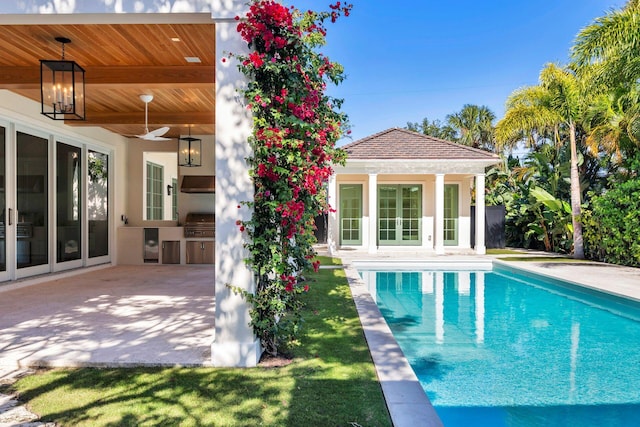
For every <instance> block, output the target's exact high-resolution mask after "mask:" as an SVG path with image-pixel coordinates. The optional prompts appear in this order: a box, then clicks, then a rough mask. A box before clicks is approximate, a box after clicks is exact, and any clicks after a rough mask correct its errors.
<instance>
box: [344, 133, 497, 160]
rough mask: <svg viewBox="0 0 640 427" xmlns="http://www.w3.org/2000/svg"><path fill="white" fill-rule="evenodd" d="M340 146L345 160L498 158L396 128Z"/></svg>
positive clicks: (463, 146) (494, 155)
mask: <svg viewBox="0 0 640 427" xmlns="http://www.w3.org/2000/svg"><path fill="white" fill-rule="evenodd" d="M342 148H343V149H344V150H345V151H346V152H347V154H348V160H419V159H438V160H485V161H486V160H498V156H497V155H496V154H494V153H489V152H487V151H484V150H479V149H477V148H472V147H467V146H465V145H460V144H456V143H455V142H451V141H446V140H444V139H439V138H434V137H432V136H429V135H423V134H420V133H417V132H413V131H410V130H406V129H399V128H392V129H387V130H385V131H382V132H378V133H376V134H373V135H371V136H368V137H366V138H362V139H360V140H358V141H355V142H352V143H351V144H347V145H345V146H344V147H342Z"/></svg>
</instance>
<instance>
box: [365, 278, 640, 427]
mask: <svg viewBox="0 0 640 427" xmlns="http://www.w3.org/2000/svg"><path fill="white" fill-rule="evenodd" d="M361 274H362V276H363V278H364V280H365V282H367V284H368V286H369V289H370V292H371V293H372V295H373V297H374V299H375V300H376V302H377V304H378V306H379V308H380V310H381V311H382V314H383V315H384V317H385V319H386V321H387V323H388V324H389V327H390V328H391V330H392V332H393V334H394V336H395V338H396V340H397V341H398V343H399V345H400V347H401V348H402V350H403V351H404V353H405V355H406V357H407V359H408V360H409V363H410V364H411V366H412V367H413V369H414V371H415V373H416V375H417V376H418V379H419V380H420V382H421V384H422V386H423V388H424V389H425V392H426V393H427V395H428V396H429V398H430V400H431V402H432V403H433V406H434V407H435V409H436V411H437V412H438V415H439V416H440V418H441V419H442V421H443V423H444V425H445V426H447V427H451V426H454V427H455V426H465V427H466V426H492V427H497V426H518V427H528V426H616V427H619V426H639V425H640V304H636V303H633V302H630V301H628V300H624V299H619V298H614V297H611V296H606V295H603V294H599V293H595V292H589V291H585V290H581V289H580V288H578V287H575V286H571V285H568V284H564V285H563V284H561V282H555V281H551V280H550V279H543V278H539V277H533V276H532V275H522V274H518V273H517V272H515V271H514V270H511V269H500V268H499V267H496V268H494V270H493V271H487V272H481V271H477V272H469V271H459V272H441V271H399V272H389V271H365V272H361ZM614 279H615V278H612V280H614Z"/></svg>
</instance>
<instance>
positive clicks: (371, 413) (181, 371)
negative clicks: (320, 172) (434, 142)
mask: <svg viewBox="0 0 640 427" xmlns="http://www.w3.org/2000/svg"><path fill="white" fill-rule="evenodd" d="M322 261H323V265H328V264H330V263H331V264H340V261H339V260H336V261H331V260H329V259H323V260H322ZM329 261H330V262H329ZM308 277H309V278H310V279H311V280H312V281H313V283H312V284H311V291H310V292H309V293H308V294H306V295H305V299H306V303H307V307H306V309H305V311H304V319H305V325H304V334H303V336H302V337H301V339H300V342H299V343H298V345H297V346H296V347H295V348H294V350H293V351H294V359H293V361H292V363H290V364H289V365H287V366H284V367H277V368H265V367H257V368H252V369H214V368H130V369H124V368H123V369H55V370H45V371H41V372H39V373H37V374H35V375H31V376H28V377H25V378H23V379H21V380H20V381H18V382H17V383H16V384H14V386H13V388H14V389H15V390H16V391H18V393H19V395H20V399H21V400H22V401H24V402H27V404H28V407H29V408H30V409H31V410H32V411H33V412H35V413H37V414H39V415H40V416H41V419H42V420H44V421H56V422H58V423H60V425H62V426H74V427H75V426H91V427H98V426H105V427H107V426H109V427H116V426H159V425H162V426H290V427H294V426H295V427H298V426H346V427H353V426H363V427H365V426H391V421H390V419H389V415H388V412H387V409H386V406H385V402H384V398H383V396H382V391H381V389H380V385H379V383H378V382H377V379H376V374H375V369H374V366H373V363H372V361H371V357H370V355H369V351H368V348H367V344H366V341H365V339H364V335H363V331H362V328H361V325H360V321H359V319H358V315H357V312H356V310H355V306H354V304H353V301H352V299H351V293H350V290H349V286H348V284H347V281H346V279H345V276H344V271H343V270H342V269H327V270H320V271H319V273H317V274H308Z"/></svg>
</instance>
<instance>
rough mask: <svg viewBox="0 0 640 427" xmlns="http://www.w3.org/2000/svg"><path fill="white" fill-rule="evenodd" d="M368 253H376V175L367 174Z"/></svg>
mask: <svg viewBox="0 0 640 427" xmlns="http://www.w3.org/2000/svg"><path fill="white" fill-rule="evenodd" d="M367 232H368V234H369V236H368V239H369V253H370V254H375V253H376V252H378V174H375V173H370V174H369V230H368V231H367Z"/></svg>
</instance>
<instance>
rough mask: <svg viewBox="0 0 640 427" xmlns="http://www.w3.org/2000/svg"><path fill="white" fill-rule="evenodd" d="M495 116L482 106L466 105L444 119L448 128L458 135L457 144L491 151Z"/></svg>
mask: <svg viewBox="0 0 640 427" xmlns="http://www.w3.org/2000/svg"><path fill="white" fill-rule="evenodd" d="M495 119H496V116H495V114H493V112H492V111H491V110H490V109H489V107H486V106H484V105H482V106H477V105H472V104H466V105H464V106H463V107H462V110H460V111H459V112H458V113H454V114H449V115H448V116H447V118H446V120H447V123H448V124H449V126H451V127H452V128H454V129H455V130H456V131H457V133H458V138H457V142H458V143H460V144H463V145H467V146H470V147H474V148H482V149H485V150H488V151H493V149H494V140H493V132H494V127H493V121H494V120H495Z"/></svg>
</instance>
